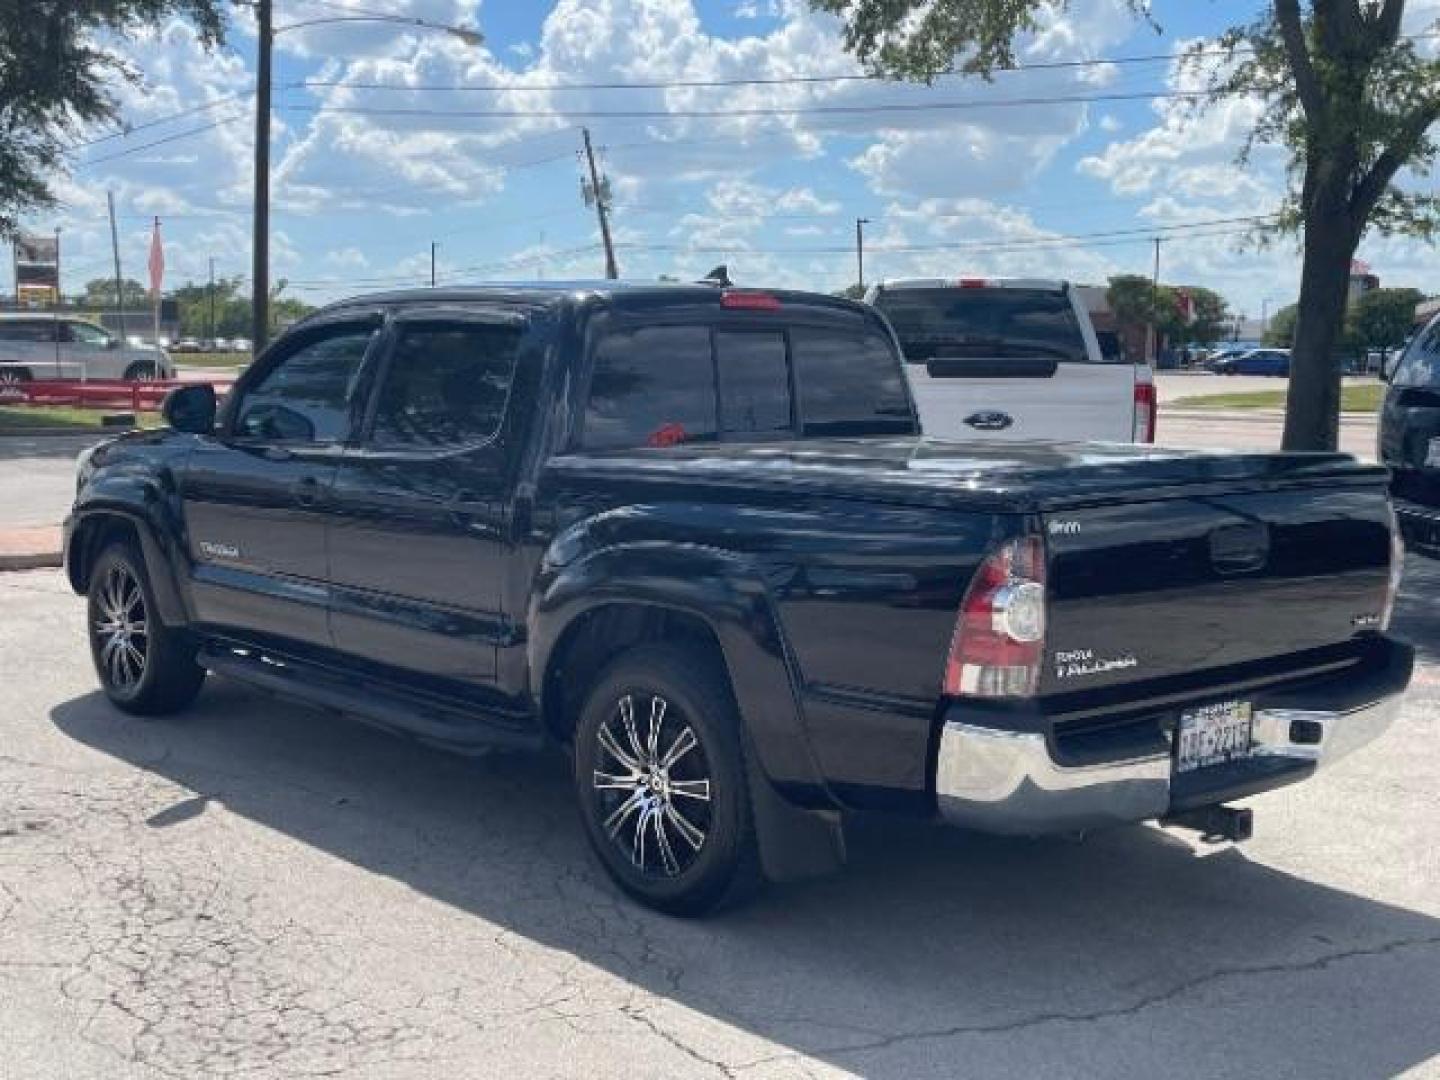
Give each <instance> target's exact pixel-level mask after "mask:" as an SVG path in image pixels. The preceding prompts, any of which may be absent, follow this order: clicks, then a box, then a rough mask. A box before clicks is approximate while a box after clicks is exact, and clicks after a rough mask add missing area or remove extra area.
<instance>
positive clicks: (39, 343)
mask: <svg viewBox="0 0 1440 1080" xmlns="http://www.w3.org/2000/svg"><path fill="white" fill-rule="evenodd" d="M174 377H175V365H174V363H173V362H172V361H171V359H170V357H169V355H167V354H166V352H165V350H164V349H159V348H156V347H155V346H154V345H143V344H142V345H135V344H129V343H126V342H125V341H123V340H121V339H120V338H119V337H117V336H116V335H114V334H112V333H110V331H108V330H106V329H105V328H104V327H102V326H97V325H96V324H95V323H93V322H88V321H86V320H85V319H77V318H74V317H72V316H68V315H44V314H26V313H23V312H3V313H0V385H3V384H5V383H15V382H28V381H29V380H31V379H126V380H129V381H137V380H149V379H171V378H174Z"/></svg>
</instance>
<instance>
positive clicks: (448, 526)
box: [65, 283, 1412, 914]
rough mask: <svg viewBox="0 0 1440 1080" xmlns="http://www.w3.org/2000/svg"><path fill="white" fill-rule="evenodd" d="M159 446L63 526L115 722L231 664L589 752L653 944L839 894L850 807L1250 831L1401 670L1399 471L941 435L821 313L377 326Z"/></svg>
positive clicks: (186, 416)
mask: <svg viewBox="0 0 1440 1080" xmlns="http://www.w3.org/2000/svg"><path fill="white" fill-rule="evenodd" d="M166 416H167V418H168V421H169V424H170V428H169V429H167V430H161V431H153V432H142V433H137V434H133V435H129V436H126V437H124V438H121V439H118V440H116V441H113V442H109V443H106V444H103V445H102V446H100V447H99V448H97V449H96V450H94V451H93V452H91V453H89V454H88V455H87V456H86V457H84V458H83V459H82V461H81V463H80V467H79V479H78V490H77V494H76V499H75V506H74V511H73V513H72V515H71V516H70V518H69V520H68V522H67V525H66V542H65V553H66V567H67V572H68V574H69V578H70V581H71V583H72V584H73V586H74V588H75V589H76V590H77V591H78V592H80V593H82V594H85V595H87V596H88V598H89V607H88V632H89V636H90V641H91V646H92V649H93V652H94V658H95V664H96V668H97V670H98V672H99V675H100V680H101V682H102V684H103V686H104V689H105V692H106V693H107V694H108V695H109V697H110V699H111V700H112V701H113V702H114V703H115V704H116V705H117V706H118V707H119V708H121V709H123V710H126V711H128V712H132V713H137V714H153V713H161V712H169V711H174V710H178V709H181V708H183V707H185V706H186V705H188V704H189V703H190V702H191V701H192V700H193V699H194V697H195V695H196V693H197V692H198V691H199V690H200V687H201V683H202V681H203V679H204V677H205V673H206V672H207V671H210V672H216V673H218V674H221V675H224V676H227V677H233V678H235V679H239V680H244V681H246V682H249V683H251V684H254V685H255V686H257V687H260V688H263V689H265V690H268V691H272V692H276V693H280V694H285V695H290V696H294V697H297V698H301V699H304V700H307V701H310V702H312V703H315V704H318V705H320V706H323V707H328V708H331V709H335V710H340V711H343V712H345V713H347V714H352V715H354V716H356V717H359V718H363V719H365V720H367V721H370V722H373V723H376V724H379V725H382V726H384V727H387V728H391V729H395V730H399V731H404V732H407V733H410V734H412V735H415V736H418V737H419V738H421V739H424V740H427V741H429V742H432V743H435V744H439V745H443V746H445V747H449V748H453V749H457V750H462V751H479V750H482V749H485V748H490V747H496V746H500V747H539V746H541V745H542V744H547V743H548V744H552V745H559V746H561V747H564V748H566V750H567V752H568V753H569V754H570V755H571V756H572V759H573V762H574V778H575V792H576V796H577V798H578V802H579V805H580V809H581V813H582V818H583V821H584V823H585V828H586V831H587V833H588V835H589V838H590V840H591V841H592V843H593V845H594V848H595V850H596V852H597V853H598V855H599V858H600V860H601V862H602V863H603V864H604V866H605V868H606V869H607V871H608V872H609V873H610V874H611V875H612V876H613V877H614V879H615V880H616V882H618V883H619V885H620V886H621V887H622V888H623V889H624V890H626V891H627V892H629V893H630V894H631V895H633V896H635V897H637V898H639V899H640V900H642V901H644V902H645V903H648V904H651V905H653V906H655V907H657V908H660V909H663V910H666V911H671V912H677V913H687V914H694V913H700V912H703V911H706V910H709V909H711V908H713V907H714V906H715V905H716V904H717V903H719V902H721V901H722V900H724V899H727V898H732V897H734V896H735V895H737V894H738V893H739V892H741V891H743V890H744V889H745V888H746V887H747V886H749V885H751V884H754V883H757V882H758V881H760V880H761V879H762V878H763V877H766V876H768V877H770V878H772V879H779V878H788V877H793V876H797V875H800V874H806V873H815V872H820V871H823V870H824V869H826V868H829V867H833V866H835V865H838V863H839V861H840V860H841V858H842V857H843V851H844V848H843V832H842V829H841V821H842V818H843V815H844V814H846V813H847V812H851V811H870V810H880V811H888V812H892V813H898V814H908V815H915V816H922V817H937V818H940V819H943V820H946V821H949V822H951V823H954V824H957V825H962V826H967V827H973V828H979V829H985V830H991V831H998V832H1013V833H1044V832H1050V831H1071V830H1084V829H1090V828H1094V827H1099V826H1105V825H1111V824H1118V823H1130V822H1140V821H1147V820H1155V819H1160V820H1162V821H1166V822H1171V823H1175V824H1179V825H1188V826H1190V827H1193V828H1199V829H1201V830H1203V831H1204V832H1206V833H1208V834H1211V835H1213V836H1215V837H1228V838H1232V839H1238V838H1242V837H1243V836H1244V835H1245V834H1246V832H1247V830H1248V825H1249V819H1248V814H1247V812H1246V811H1245V810H1243V809H1240V808H1235V807H1227V806H1224V805H1223V804H1224V803H1226V802H1227V801H1228V800H1232V799H1237V798H1243V797H1245V796H1249V795H1253V794H1255V793H1257V792H1261V791H1265V790H1268V789H1271V788H1275V787H1279V786H1281V785H1284V784H1287V783H1291V782H1293V781H1296V780H1301V779H1304V778H1306V777H1308V776H1310V775H1311V774H1312V773H1313V772H1314V771H1315V769H1316V767H1317V765H1320V764H1322V763H1325V762H1328V761H1330V760H1332V759H1334V758H1336V757H1338V756H1340V755H1341V754H1343V753H1345V752H1347V751H1349V750H1351V749H1353V748H1354V747H1356V746H1358V745H1360V744H1362V743H1364V742H1366V741H1367V740H1369V739H1370V738H1372V737H1374V736H1375V735H1376V734H1378V733H1379V732H1380V731H1382V730H1383V729H1384V727H1385V726H1386V725H1387V723H1388V722H1389V721H1390V720H1391V718H1392V717H1393V716H1394V714H1395V712H1396V710H1397V709H1398V707H1399V702H1400V695H1401V693H1402V692H1403V690H1404V688H1405V686H1406V684H1407V682H1408V680H1409V677H1410V669H1411V662H1412V653H1411V650H1410V649H1409V648H1408V647H1406V646H1404V645H1402V644H1400V643H1397V642H1396V641H1394V640H1392V639H1390V638H1389V637H1387V636H1386V627H1387V623H1388V620H1389V614H1390V608H1391V604H1392V602H1393V599H1394V595H1395V589H1396V584H1397V575H1398V571H1399V559H1398V547H1397V545H1396V541H1395V528H1394V524H1393V521H1392V517H1391V512H1390V509H1389V507H1388V505H1387V503H1386V493H1385V480H1386V477H1385V473H1384V471H1383V470H1381V469H1378V468H1370V467H1363V466H1360V465H1357V464H1356V463H1355V462H1354V461H1353V460H1352V459H1350V458H1348V457H1344V456H1341V455H1335V454H1313V455H1279V454H1231V455H1216V454H1197V453H1186V452H1176V451H1166V450H1158V449H1154V448H1149V447H1140V446H1133V445H1098V444H1096V445H1063V444H1053V443H1007V444H995V443H985V444H974V445H968V444H964V443H945V442H936V441H933V440H928V439H926V438H924V437H923V436H922V435H921V434H920V432H919V428H918V426H917V422H916V419H915V413H914V409H913V406H912V403H911V401H910V399H909V396H908V392H907V390H906V385H905V381H904V378H903V375H902V371H901V366H900V357H899V354H898V351H897V348H896V345H895V341H894V338H893V335H892V334H891V332H890V330H889V328H888V327H887V325H886V324H885V323H884V322H883V321H882V319H881V317H880V316H879V315H877V314H876V313H875V312H874V311H873V310H871V309H868V308H866V307H864V306H862V305H860V304H855V303H851V302H848V301H844V300H839V299H834V298H830V297H824V296H816V295H810V294H804V293H790V292H756V291H745V290H736V289H729V288H718V287H710V286H704V285H697V286H656V285H650V286H640V285H634V286H622V285H616V284H613V283H609V284H605V285H582V284H567V285H558V284H552V285H533V286H532V285H526V286H513V287H504V286H492V287H485V288H472V289H431V290H424V291H415V292H403V293H391V294H387V295H380V296H371V297H366V298H362V299H356V300H352V301H349V302H345V303H341V304H337V305H335V306H332V307H330V308H327V309H325V310H324V311H322V312H320V313H319V314H317V315H315V316H313V317H311V318H309V319H307V320H305V321H304V322H303V323H301V324H300V325H298V326H296V327H295V328H294V329H292V330H291V331H289V332H288V333H286V334H285V335H284V336H283V337H282V338H281V339H280V340H279V341H277V342H276V343H275V344H274V345H273V346H272V347H271V348H270V349H269V350H268V351H267V352H266V353H265V354H264V355H263V356H261V357H260V358H259V359H258V360H257V361H256V363H255V364H254V366H253V367H251V368H250V369H249V370H248V371H247V372H246V373H245V374H244V376H242V378H241V379H240V380H239V382H238V383H237V384H236V386H235V388H234V390H233V391H232V392H231V393H230V395H229V396H228V397H227V399H226V400H225V402H224V405H223V407H222V408H219V409H218V413H217V405H216V401H215V397H214V394H213V393H212V392H211V391H210V389H209V388H208V387H199V386H197V387H189V388H184V389H181V390H178V391H176V392H174V394H173V395H172V397H171V398H170V399H169V401H168V402H167V405H166ZM1337 812H1338V811H1337Z"/></svg>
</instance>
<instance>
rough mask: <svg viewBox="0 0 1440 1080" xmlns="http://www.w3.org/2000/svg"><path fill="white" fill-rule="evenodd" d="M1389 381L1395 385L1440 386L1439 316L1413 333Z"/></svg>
mask: <svg viewBox="0 0 1440 1080" xmlns="http://www.w3.org/2000/svg"><path fill="white" fill-rule="evenodd" d="M1391 381H1392V382H1393V383H1394V384H1395V385H1396V386H1440V318H1435V319H1432V320H1431V321H1430V323H1429V324H1428V325H1427V326H1426V327H1425V329H1424V330H1421V331H1420V333H1418V334H1416V335H1415V340H1414V341H1412V342H1410V347H1409V348H1408V349H1406V350H1405V355H1403V356H1402V357H1400V363H1399V364H1398V365H1396V368H1395V376H1394V378H1393V379H1392V380H1391Z"/></svg>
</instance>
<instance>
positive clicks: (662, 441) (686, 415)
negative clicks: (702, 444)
mask: <svg viewBox="0 0 1440 1080" xmlns="http://www.w3.org/2000/svg"><path fill="white" fill-rule="evenodd" d="M718 430H719V429H718V426H717V424H716V417H715V370H714V364H713V362H712V359H711V353H710V331H709V329H708V328H707V327H703V326H651V327H644V328H640V329H635V330H622V331H619V332H616V333H611V334H609V335H607V336H606V337H605V338H604V339H602V340H601V342H600V344H599V347H598V348H597V349H596V350H595V371H594V374H593V375H592V376H591V381H590V400H589V402H588V403H587V405H586V409H585V428H584V436H583V440H582V441H583V443H584V445H585V446H587V447H590V448H591V449H596V450H600V449H607V448H615V447H630V446H672V445H674V444H676V443H683V442H697V441H707V440H713V439H714V438H715V435H716V432H717V431H718Z"/></svg>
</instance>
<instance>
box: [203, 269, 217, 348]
mask: <svg viewBox="0 0 1440 1080" xmlns="http://www.w3.org/2000/svg"><path fill="white" fill-rule="evenodd" d="M205 336H206V337H208V338H209V339H210V343H211V344H212V345H213V344H214V343H215V256H214V255H211V256H210V329H209V331H208V332H207V333H206V335H205Z"/></svg>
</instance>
